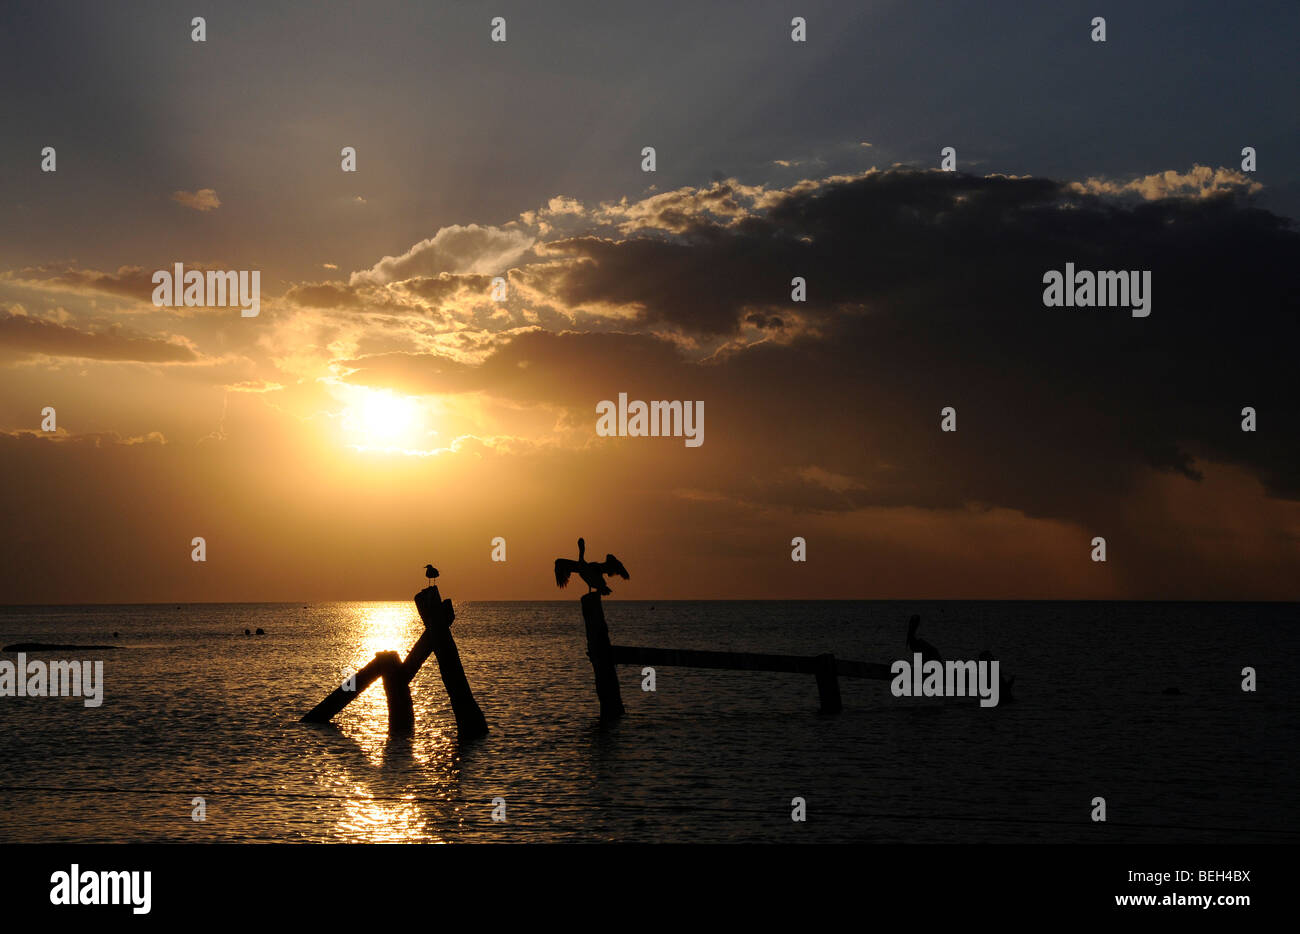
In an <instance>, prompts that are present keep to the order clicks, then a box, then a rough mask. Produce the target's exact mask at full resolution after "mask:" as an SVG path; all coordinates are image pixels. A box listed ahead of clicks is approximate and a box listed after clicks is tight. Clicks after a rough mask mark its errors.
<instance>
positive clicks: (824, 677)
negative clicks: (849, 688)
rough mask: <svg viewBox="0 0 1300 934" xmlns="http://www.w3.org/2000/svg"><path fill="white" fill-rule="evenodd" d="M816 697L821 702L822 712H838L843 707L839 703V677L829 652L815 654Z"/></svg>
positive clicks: (833, 658)
mask: <svg viewBox="0 0 1300 934" xmlns="http://www.w3.org/2000/svg"><path fill="white" fill-rule="evenodd" d="M817 697H818V699H819V700H820V701H821V704H822V710H821V712H822V713H839V712H840V711H841V710H843V709H844V705H843V704H842V703H840V679H839V677H838V676H837V675H836V673H835V656H834V655H831V654H829V653H828V654H826V655H818V656H817Z"/></svg>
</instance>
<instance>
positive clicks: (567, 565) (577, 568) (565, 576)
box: [555, 538, 631, 595]
mask: <svg viewBox="0 0 1300 934" xmlns="http://www.w3.org/2000/svg"><path fill="white" fill-rule="evenodd" d="M586 553H587V543H586V542H585V541H583V540H582V539H581V538H580V539H578V560H577V561H572V560H570V559H569V558H556V559H555V585H556V586H557V587H563V586H565V585H566V584H568V583H569V575H570V574H575V573H576V574H577V575H578V576H579V577H581V578H582V579H583V581H584V582H585V583H586V585H587V586H588V587H589V588H590V589H591V590H594V591H596V593H598V594H601V595H604V594H609V593H613V591H612V590H610V589H609V587H608V586H607V585H606V584H605V575H606V574H617V575H618V576H619V577H621V578H623V580H630V579H631V575H629V574H628V573H627V568H625V567H623V562H622V561H619V560H618V559H617V558H615V557H614V556H613V555H605V560H604V561H588V560H586V558H585V557H584V556H585V555H586Z"/></svg>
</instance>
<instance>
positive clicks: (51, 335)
mask: <svg viewBox="0 0 1300 934" xmlns="http://www.w3.org/2000/svg"><path fill="white" fill-rule="evenodd" d="M36 354H44V355H47V356H51V357H81V358H87V359H92V360H134V361H137V362H141V363H188V362H190V361H193V360H196V359H198V358H197V356H196V355H195V353H194V351H192V350H191V349H190V348H188V347H186V346H184V345H183V344H177V343H173V342H171V341H166V340H159V339H157V338H153V337H142V336H139V335H135V334H132V333H130V332H129V331H127V330H126V329H124V328H121V327H119V326H114V327H112V328H110V329H109V330H107V331H98V332H93V331H82V330H80V329H78V328H75V327H70V326H68V325H65V324H57V323H55V322H53V321H44V320H41V319H39V318H32V317H28V316H27V315H19V314H14V313H13V312H11V311H0V356H4V357H10V358H12V357H27V356H32V355H36Z"/></svg>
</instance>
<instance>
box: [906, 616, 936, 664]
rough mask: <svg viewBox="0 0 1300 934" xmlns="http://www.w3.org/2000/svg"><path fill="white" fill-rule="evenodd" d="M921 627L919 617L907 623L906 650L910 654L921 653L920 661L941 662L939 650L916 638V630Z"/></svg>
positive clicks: (914, 617)
mask: <svg viewBox="0 0 1300 934" xmlns="http://www.w3.org/2000/svg"><path fill="white" fill-rule="evenodd" d="M920 625H921V617H919V616H913V617H912V618H911V619H910V620H909V621H908V623H907V648H908V650H909V651H912V652H920V653H921V661H923V662H929V661H935V662H941V661H943V657H942V656H940V655H939V650H938V649H936V648H935V647H934V646H932V645H931V644H930V643H928V642H926V641H925V640H924V639H918V638H917V637H916V630H917V629H918V628H919V627H920Z"/></svg>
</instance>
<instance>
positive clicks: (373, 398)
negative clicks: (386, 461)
mask: <svg viewBox="0 0 1300 934" xmlns="http://www.w3.org/2000/svg"><path fill="white" fill-rule="evenodd" d="M422 422H423V418H422V413H421V410H420V405H419V403H418V401H417V400H415V399H413V398H411V397H409V396H400V395H395V394H394V393H391V392H386V391H382V390H375V389H361V390H358V391H357V392H356V393H355V394H354V396H353V398H352V400H351V402H350V404H349V405H348V406H347V408H346V409H344V411H343V419H342V425H343V431H344V433H345V434H346V435H347V438H348V441H349V442H350V443H351V444H353V445H355V446H357V447H360V448H374V449H380V450H383V449H394V448H395V449H402V448H410V447H414V446H416V444H417V442H418V440H419V437H420V434H421V431H422V428H423V424H422Z"/></svg>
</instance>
